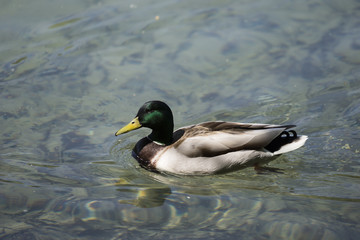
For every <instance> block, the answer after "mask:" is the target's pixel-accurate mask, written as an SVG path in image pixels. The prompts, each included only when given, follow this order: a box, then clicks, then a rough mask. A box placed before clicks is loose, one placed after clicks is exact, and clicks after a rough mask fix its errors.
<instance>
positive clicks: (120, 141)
mask: <svg viewBox="0 0 360 240" xmlns="http://www.w3.org/2000/svg"><path fill="white" fill-rule="evenodd" d="M359 8H360V3H359V2H358V1H351V0H348V1H345V2H341V3H340V2H339V1H335V0H333V1H331V0H330V1H326V2H324V1H315V0H310V1H300V0H299V1H291V2H289V1H284V0H272V1H232V0H229V1H196V2H193V1H111V0H108V1H94V0H92V1H89V0H88V1H85V0H83V1H76V2H74V1H60V2H58V3H52V2H49V1H43V0H36V1H31V3H29V2H27V1H20V0H18V1H13V0H12V1H3V2H2V7H1V9H0V20H1V21H0V32H1V34H0V40H1V41H0V42H1V44H0V52H1V54H0V64H1V69H0V99H1V106H0V121H1V135H0V136H1V138H0V141H1V148H0V184H1V187H0V214H1V218H0V238H1V239H75V238H76V239H150V238H156V239H229V238H233V239H235V238H236V239H357V238H358V235H359V233H360V231H359V229H360V228H359V227H360V226H359V222H360V210H359V209H360V167H359V163H360V159H359V151H360V144H359V139H360V138H359V115H360V108H359V106H360V100H359V99H360V98H359V96H360V81H359V78H360V67H359V65H360V47H359V46H360V11H359ZM150 99H160V100H164V101H166V102H167V103H168V104H169V105H170V106H171V107H172V109H173V111H174V117H175V126H176V127H180V126H184V125H189V124H193V123H196V122H201V121H211V120H226V121H241V122H261V123H274V124H282V123H289V124H297V128H296V130H297V131H298V132H299V133H301V134H306V135H308V136H309V140H308V142H307V144H306V146H305V147H303V148H301V149H299V150H297V151H295V152H292V153H290V154H286V155H285V156H282V157H280V158H278V159H277V160H276V161H274V162H272V163H271V166H273V167H277V168H281V169H283V171H284V173H283V174H278V173H270V174H256V173H255V172H254V170H253V169H245V170H242V171H238V172H234V173H230V174H226V175H218V176H206V177H177V176H168V175H160V174H155V173H151V172H148V171H146V170H144V169H142V168H140V167H139V166H138V165H137V163H136V162H135V160H134V159H132V157H131V149H132V147H133V146H134V144H135V143H136V141H137V140H138V139H139V138H141V137H142V136H144V135H145V134H148V133H149V131H148V130H146V129H141V130H138V131H137V132H133V133H130V134H127V135H124V136H121V137H118V138H115V137H114V133H115V131H117V130H118V129H119V128H120V127H122V126H123V125H124V124H125V123H127V122H128V121H130V120H131V119H132V117H134V115H135V114H136V112H137V110H138V108H139V107H140V106H141V105H142V103H143V102H145V101H147V100H150Z"/></svg>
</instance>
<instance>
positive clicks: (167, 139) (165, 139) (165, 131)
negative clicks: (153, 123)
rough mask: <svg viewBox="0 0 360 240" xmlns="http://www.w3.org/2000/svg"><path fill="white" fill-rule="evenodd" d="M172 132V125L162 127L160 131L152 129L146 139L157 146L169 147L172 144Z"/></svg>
mask: <svg viewBox="0 0 360 240" xmlns="http://www.w3.org/2000/svg"><path fill="white" fill-rule="evenodd" d="M173 130H174V125H173V124H167V125H163V126H162V127H161V128H160V129H153V130H152V132H151V134H150V135H149V136H148V137H149V138H150V140H152V141H153V142H156V143H158V144H163V145H170V144H172V142H173Z"/></svg>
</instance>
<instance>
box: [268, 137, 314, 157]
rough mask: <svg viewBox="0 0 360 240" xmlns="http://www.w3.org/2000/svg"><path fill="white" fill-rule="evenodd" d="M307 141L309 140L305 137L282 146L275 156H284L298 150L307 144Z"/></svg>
mask: <svg viewBox="0 0 360 240" xmlns="http://www.w3.org/2000/svg"><path fill="white" fill-rule="evenodd" d="M307 139H308V136H305V135H303V136H299V137H298V138H297V139H296V140H295V141H293V142H291V143H289V144H286V145H284V146H282V147H281V148H280V149H279V150H277V151H275V152H274V155H279V154H283V153H286V152H290V151H293V150H295V149H298V148H299V147H301V146H303V145H304V144H305V142H306V140H307Z"/></svg>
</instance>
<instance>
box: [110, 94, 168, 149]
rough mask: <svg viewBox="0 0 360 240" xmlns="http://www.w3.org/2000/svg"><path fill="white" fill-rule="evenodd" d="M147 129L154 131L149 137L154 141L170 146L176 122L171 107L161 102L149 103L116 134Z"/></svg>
mask: <svg viewBox="0 0 360 240" xmlns="http://www.w3.org/2000/svg"><path fill="white" fill-rule="evenodd" d="M141 127H147V128H150V129H152V130H153V131H152V133H151V134H150V135H149V137H150V138H151V139H152V140H153V141H157V142H160V143H164V144H169V143H170V142H171V141H172V134H173V129H174V120H173V115H172V112H171V109H170V108H169V106H168V105H167V104H166V103H164V102H161V101H149V102H146V103H144V105H142V107H141V108H140V109H139V111H138V113H137V115H136V117H135V118H134V119H133V120H132V121H131V122H130V123H129V124H128V125H126V126H125V127H123V128H121V129H120V130H119V131H117V132H116V133H115V136H118V135H120V134H123V133H127V132H130V131H132V130H135V129H138V128H141Z"/></svg>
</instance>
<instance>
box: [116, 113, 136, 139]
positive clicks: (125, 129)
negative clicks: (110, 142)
mask: <svg viewBox="0 0 360 240" xmlns="http://www.w3.org/2000/svg"><path fill="white" fill-rule="evenodd" d="M141 127H142V126H141V124H140V122H139V119H138V117H136V118H134V119H133V120H132V121H131V122H130V123H129V124H128V125H126V126H125V127H123V128H121V129H120V130H119V131H117V132H116V133H115V136H118V135H120V134H123V133H127V132H130V131H132V130H135V129H138V128H141Z"/></svg>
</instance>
